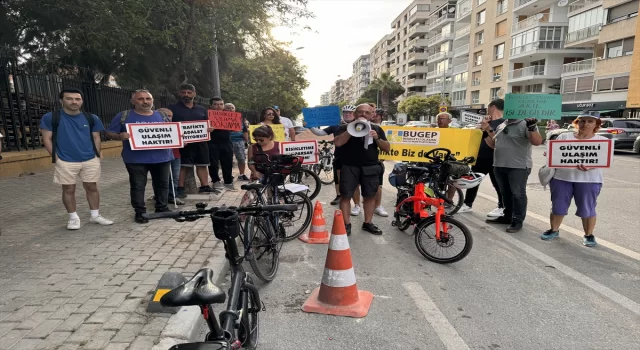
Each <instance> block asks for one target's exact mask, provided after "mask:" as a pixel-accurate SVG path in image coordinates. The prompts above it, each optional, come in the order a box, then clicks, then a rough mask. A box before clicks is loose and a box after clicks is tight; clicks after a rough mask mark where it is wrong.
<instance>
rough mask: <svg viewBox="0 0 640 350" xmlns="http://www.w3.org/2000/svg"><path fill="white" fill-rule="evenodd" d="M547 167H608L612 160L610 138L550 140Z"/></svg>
mask: <svg viewBox="0 0 640 350" xmlns="http://www.w3.org/2000/svg"><path fill="white" fill-rule="evenodd" d="M548 154H549V157H547V166H548V167H549V168H575V167H577V166H578V165H584V166H585V167H587V168H609V167H611V161H612V160H613V142H612V141H611V140H550V141H549V152H548Z"/></svg>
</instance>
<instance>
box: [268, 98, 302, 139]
mask: <svg viewBox="0 0 640 350" xmlns="http://www.w3.org/2000/svg"><path fill="white" fill-rule="evenodd" d="M273 109H275V110H276V113H278V117H280V124H282V125H284V137H285V138H286V139H287V141H295V140H296V129H294V128H293V122H292V121H291V119H289V118H287V117H282V116H280V108H279V107H278V106H273Z"/></svg>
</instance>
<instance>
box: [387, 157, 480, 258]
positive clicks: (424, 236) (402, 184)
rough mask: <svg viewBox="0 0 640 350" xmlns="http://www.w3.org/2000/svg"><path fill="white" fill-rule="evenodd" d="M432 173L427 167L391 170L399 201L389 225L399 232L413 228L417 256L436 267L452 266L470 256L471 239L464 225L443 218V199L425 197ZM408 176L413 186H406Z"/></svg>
mask: <svg viewBox="0 0 640 350" xmlns="http://www.w3.org/2000/svg"><path fill="white" fill-rule="evenodd" d="M431 171H432V169H431V168H430V167H414V166H408V165H407V164H405V163H398V164H396V165H395V166H394V169H393V172H392V175H390V179H389V182H391V184H392V185H394V186H395V187H396V188H397V189H398V199H397V205H396V208H395V213H394V216H395V220H394V221H393V223H392V225H393V226H399V228H400V229H401V230H402V229H403V228H404V229H407V228H408V227H409V225H412V224H413V225H415V228H414V235H415V244H416V248H418V251H419V252H420V254H422V255H423V256H424V257H425V258H427V259H428V260H430V261H433V262H436V263H440V264H448V263H453V262H456V261H459V260H462V259H463V258H464V257H465V256H467V255H468V254H469V252H470V251H471V248H472V246H473V238H472V236H471V231H469V228H468V227H467V226H466V225H465V224H463V223H462V222H460V221H458V220H456V219H454V218H452V217H450V216H448V215H447V214H446V212H445V200H444V199H442V198H433V197H429V196H428V195H427V194H426V193H425V181H427V180H428V179H429V177H430V176H431ZM407 173H411V176H410V177H413V178H415V179H416V182H415V183H414V184H407V182H406V178H407ZM392 176H393V180H392ZM411 193H413V194H411ZM434 209H435V210H434ZM432 212H433V213H432Z"/></svg>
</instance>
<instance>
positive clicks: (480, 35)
mask: <svg viewBox="0 0 640 350" xmlns="http://www.w3.org/2000/svg"><path fill="white" fill-rule="evenodd" d="M482 44H484V30H482V31H479V32H477V33H476V46H480V45H482Z"/></svg>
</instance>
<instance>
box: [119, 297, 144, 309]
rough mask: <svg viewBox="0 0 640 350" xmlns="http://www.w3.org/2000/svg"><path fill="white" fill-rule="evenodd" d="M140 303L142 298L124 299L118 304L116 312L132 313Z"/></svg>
mask: <svg viewBox="0 0 640 350" xmlns="http://www.w3.org/2000/svg"><path fill="white" fill-rule="evenodd" d="M141 302H142V298H132V299H126V300H124V301H123V302H122V304H120V307H118V311H117V312H134V311H136V308H137V307H138V306H139V305H140V303H141Z"/></svg>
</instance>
